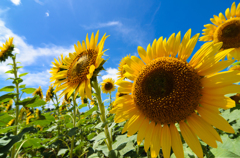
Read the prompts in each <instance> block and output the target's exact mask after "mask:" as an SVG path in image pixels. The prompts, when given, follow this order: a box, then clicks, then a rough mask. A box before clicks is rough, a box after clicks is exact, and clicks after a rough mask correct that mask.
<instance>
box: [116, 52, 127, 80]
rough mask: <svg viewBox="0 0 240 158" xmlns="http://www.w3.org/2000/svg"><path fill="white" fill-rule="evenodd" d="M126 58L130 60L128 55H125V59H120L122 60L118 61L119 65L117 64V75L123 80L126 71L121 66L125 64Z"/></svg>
mask: <svg viewBox="0 0 240 158" xmlns="http://www.w3.org/2000/svg"><path fill="white" fill-rule="evenodd" d="M126 58H130V55H127V56H126V57H124V58H122V60H121V61H120V64H119V67H118V73H117V75H118V78H119V79H124V78H125V77H124V74H125V72H126V71H125V70H124V68H123V66H124V65H126V64H127V63H126V61H125V60H126Z"/></svg>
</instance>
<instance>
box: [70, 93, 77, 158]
mask: <svg viewBox="0 0 240 158" xmlns="http://www.w3.org/2000/svg"><path fill="white" fill-rule="evenodd" d="M72 99H73V128H74V127H76V106H77V103H76V99H75V98H74V93H73V94H72ZM73 148H74V135H73V136H72V139H71V150H70V158H72V157H73Z"/></svg>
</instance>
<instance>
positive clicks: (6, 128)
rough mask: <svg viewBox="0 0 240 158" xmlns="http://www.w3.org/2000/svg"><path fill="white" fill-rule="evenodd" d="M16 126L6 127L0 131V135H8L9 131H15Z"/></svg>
mask: <svg viewBox="0 0 240 158" xmlns="http://www.w3.org/2000/svg"><path fill="white" fill-rule="evenodd" d="M15 127H16V126H9V127H4V128H2V129H0V134H2V133H7V132H8V131H9V130H11V129H14V128H15Z"/></svg>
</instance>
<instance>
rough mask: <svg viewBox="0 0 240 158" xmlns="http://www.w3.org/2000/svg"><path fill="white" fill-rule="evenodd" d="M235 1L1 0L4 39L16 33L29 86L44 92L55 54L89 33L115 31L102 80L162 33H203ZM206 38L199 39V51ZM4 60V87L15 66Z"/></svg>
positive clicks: (0, 68)
mask: <svg viewBox="0 0 240 158" xmlns="http://www.w3.org/2000/svg"><path fill="white" fill-rule="evenodd" d="M233 2H234V1H230V0H211V1H209V0H201V1H192V0H184V1H183V0H181V1H180V0H171V1H160V0H152V1H146V0H132V1H129V0H125V1H123V0H121V1H112V0H103V1H97V0H87V1H80V0H59V1H55V0H1V1H0V44H1V45H2V43H3V42H5V40H6V39H7V38H8V37H10V36H13V37H14V44H15V45H16V49H15V51H16V52H17V53H19V55H18V57H17V60H18V61H20V62H22V65H23V66H24V69H22V70H21V72H29V75H27V76H26V77H25V81H24V82H25V83H26V84H27V86H28V87H33V88H37V87H39V86H41V87H42V88H43V93H44V94H46V90H47V88H48V86H49V85H50V82H49V77H50V73H49V71H50V68H51V66H52V64H51V62H52V61H54V58H57V57H58V56H60V54H61V53H63V54H64V55H67V54H68V53H69V52H74V49H73V45H74V44H76V43H77V41H82V40H85V37H86V34H87V33H89V34H91V33H92V32H94V33H96V32H97V30H99V34H100V36H102V35H103V34H104V33H107V35H110V37H109V38H108V39H107V40H106V42H105V48H106V49H109V50H108V51H107V52H106V55H108V57H109V60H108V61H107V63H106V64H105V65H104V67H105V69H106V70H107V71H105V72H101V74H102V76H101V77H100V80H102V79H104V78H107V77H112V78H114V79H116V75H115V73H116V72H117V67H118V64H119V62H120V60H121V59H122V58H123V57H124V56H126V55H128V54H131V55H137V47H138V46H142V47H143V48H145V49H146V47H147V45H148V44H149V43H152V41H153V40H154V39H155V38H159V37H160V36H163V37H169V36H170V35H171V34H172V33H177V32H179V31H181V35H182V37H183V35H184V34H185V32H186V31H187V30H188V29H189V28H191V29H192V36H193V35H194V34H196V33H202V29H203V28H204V27H203V25H204V24H208V23H210V18H212V17H213V15H218V14H219V13H220V12H222V13H225V10H226V9H227V8H229V7H231V4H232V3H233ZM235 2H236V4H238V3H239V1H235ZM202 44H203V42H198V43H197V45H196V47H195V49H194V51H193V52H195V51H196V50H197V49H198V48H199V47H200V46H201V45H202ZM9 62H11V61H10V60H8V61H7V62H6V63H0V87H4V86H6V85H9V84H11V82H10V81H5V79H6V78H8V77H9V75H8V74H4V72H5V71H7V70H8V69H9V68H10V67H9V66H8V65H7V63H9Z"/></svg>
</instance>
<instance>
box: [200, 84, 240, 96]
mask: <svg viewBox="0 0 240 158" xmlns="http://www.w3.org/2000/svg"><path fill="white" fill-rule="evenodd" d="M239 88H240V85H229V86H224V87H220V88H203V89H202V93H203V94H209V95H225V94H229V93H238V92H239Z"/></svg>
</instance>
